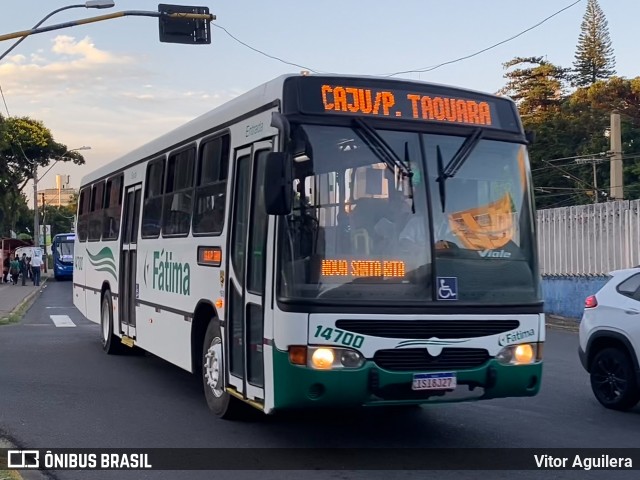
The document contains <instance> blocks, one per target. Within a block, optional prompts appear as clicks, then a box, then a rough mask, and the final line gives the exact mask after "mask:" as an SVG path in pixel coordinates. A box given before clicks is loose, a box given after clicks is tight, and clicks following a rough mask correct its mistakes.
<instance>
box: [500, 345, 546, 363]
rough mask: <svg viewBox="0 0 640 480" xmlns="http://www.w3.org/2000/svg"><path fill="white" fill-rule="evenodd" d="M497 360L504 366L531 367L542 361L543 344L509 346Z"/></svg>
mask: <svg viewBox="0 0 640 480" xmlns="http://www.w3.org/2000/svg"><path fill="white" fill-rule="evenodd" d="M496 360H498V361H499V362H500V363H502V364H504V365H529V364H531V363H534V362H536V361H540V360H542V344H539V343H520V344H518V345H509V346H508V347H504V348H503V349H502V350H500V351H499V352H498V354H497V355H496Z"/></svg>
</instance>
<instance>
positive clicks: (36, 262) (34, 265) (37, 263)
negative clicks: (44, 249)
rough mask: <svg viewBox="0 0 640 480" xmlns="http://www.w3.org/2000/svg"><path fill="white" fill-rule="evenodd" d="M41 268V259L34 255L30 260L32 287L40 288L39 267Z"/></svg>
mask: <svg viewBox="0 0 640 480" xmlns="http://www.w3.org/2000/svg"><path fill="white" fill-rule="evenodd" d="M41 266H42V257H39V256H38V255H34V256H33V258H32V259H31V269H32V272H31V273H32V274H33V275H32V276H33V285H35V286H36V287H39V286H40V267H41Z"/></svg>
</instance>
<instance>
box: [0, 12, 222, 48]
mask: <svg viewBox="0 0 640 480" xmlns="http://www.w3.org/2000/svg"><path fill="white" fill-rule="evenodd" d="M127 16H135V17H156V18H160V17H165V16H166V17H169V18H177V19H184V20H209V21H211V20H215V19H216V16H215V15H211V14H208V13H162V12H147V11H143V10H126V11H122V12H115V13H110V14H107V15H98V16H97V17H90V18H82V19H80V20H74V21H72V22H65V23H57V24H55V25H50V26H48V27H42V28H35V29H31V30H22V31H20V32H14V33H7V34H5V35H0V42H3V41H5V40H11V39H12V38H18V37H28V36H29V35H35V34H37V33H44V32H50V31H52V30H60V29H62V28H68V27H77V26H79V25H86V24H89V23H95V22H101V21H103V20H111V19H113V18H120V17H127Z"/></svg>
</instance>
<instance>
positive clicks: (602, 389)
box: [591, 348, 640, 410]
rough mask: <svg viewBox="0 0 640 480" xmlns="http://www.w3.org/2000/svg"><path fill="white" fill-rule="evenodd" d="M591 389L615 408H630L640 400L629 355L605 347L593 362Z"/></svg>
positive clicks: (606, 405) (602, 401)
mask: <svg viewBox="0 0 640 480" xmlns="http://www.w3.org/2000/svg"><path fill="white" fill-rule="evenodd" d="M591 389H592V390H593V393H594V395H595V396H596V398H597V399H598V401H599V402H600V403H601V404H602V405H603V406H605V407H607V408H611V409H613V410H628V409H630V408H632V407H633V406H634V405H635V404H636V403H638V400H640V389H639V388H638V381H637V378H636V375H635V372H634V370H633V365H632V363H631V359H630V358H629V355H627V353H626V352H625V351H623V350H620V349H618V348H605V349H604V350H601V351H600V352H598V353H597V354H596V356H595V357H594V359H593V362H592V363H591Z"/></svg>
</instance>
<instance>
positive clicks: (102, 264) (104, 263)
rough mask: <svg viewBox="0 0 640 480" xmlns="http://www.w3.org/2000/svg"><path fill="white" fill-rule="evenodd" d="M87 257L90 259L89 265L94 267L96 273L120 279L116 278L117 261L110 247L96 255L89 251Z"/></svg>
mask: <svg viewBox="0 0 640 480" xmlns="http://www.w3.org/2000/svg"><path fill="white" fill-rule="evenodd" d="M87 256H88V257H89V263H90V264H91V265H92V266H93V268H94V269H95V270H96V272H107V273H109V274H111V275H113V278H116V279H117V278H118V277H117V276H116V261H115V260H114V258H113V252H112V251H111V249H110V248H109V247H104V248H103V249H102V250H100V251H99V252H98V253H96V254H95V255H94V254H92V253H91V252H90V251H89V250H87Z"/></svg>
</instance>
